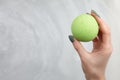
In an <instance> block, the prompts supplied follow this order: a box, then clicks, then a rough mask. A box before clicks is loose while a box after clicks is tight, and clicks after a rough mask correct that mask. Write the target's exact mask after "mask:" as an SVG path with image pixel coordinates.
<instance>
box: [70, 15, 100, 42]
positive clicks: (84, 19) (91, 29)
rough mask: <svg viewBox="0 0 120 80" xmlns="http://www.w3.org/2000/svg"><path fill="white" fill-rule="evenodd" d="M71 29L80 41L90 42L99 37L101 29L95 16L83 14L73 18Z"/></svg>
mask: <svg viewBox="0 0 120 80" xmlns="http://www.w3.org/2000/svg"><path fill="white" fill-rule="evenodd" d="M71 30H72V34H73V36H74V37H75V38H76V39H77V40H78V41H82V42H88V41H91V40H93V39H94V38H95V37H97V34H98V30H99V29H98V23H97V22H96V20H95V19H94V17H93V16H91V15H89V14H82V15H80V16H78V17H77V18H75V19H74V20H73V23H72V26H71Z"/></svg>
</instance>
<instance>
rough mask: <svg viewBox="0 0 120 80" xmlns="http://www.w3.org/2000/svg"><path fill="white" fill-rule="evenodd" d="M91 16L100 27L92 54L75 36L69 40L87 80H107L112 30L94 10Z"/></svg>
mask: <svg viewBox="0 0 120 80" xmlns="http://www.w3.org/2000/svg"><path fill="white" fill-rule="evenodd" d="M90 15H92V16H93V17H94V18H95V19H96V21H97V22H98V25H99V34H98V36H97V37H96V38H95V39H94V40H93V50H92V52H87V51H86V50H85V49H84V47H83V46H82V44H81V43H80V42H79V41H77V40H76V39H75V38H74V37H73V36H71V35H70V36H69V39H70V41H71V42H72V43H73V46H74V48H75V49H76V51H77V52H78V54H79V56H80V59H81V62H82V68H83V71H84V73H85V77H86V79H87V80H105V69H106V65H107V62H108V60H109V57H110V55H111V53H112V43H111V34H110V29H109V27H108V25H107V24H106V23H105V22H104V21H103V20H102V19H101V18H100V17H99V16H98V14H97V13H96V12H95V11H93V10H92V11H91V14H90Z"/></svg>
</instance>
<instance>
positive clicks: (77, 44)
mask: <svg viewBox="0 0 120 80" xmlns="http://www.w3.org/2000/svg"><path fill="white" fill-rule="evenodd" d="M69 39H70V41H71V42H72V43H73V46H74V48H75V50H76V51H77V52H78V54H79V56H80V57H83V56H84V57H85V56H86V54H87V51H86V50H85V48H84V47H83V46H82V44H81V43H80V42H79V41H77V40H76V39H75V38H74V37H73V36H72V35H70V36H69Z"/></svg>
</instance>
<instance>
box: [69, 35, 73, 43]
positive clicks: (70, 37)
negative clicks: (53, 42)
mask: <svg viewBox="0 0 120 80" xmlns="http://www.w3.org/2000/svg"><path fill="white" fill-rule="evenodd" d="M69 40H70V41H71V42H72V43H73V42H74V37H73V36H72V35H69Z"/></svg>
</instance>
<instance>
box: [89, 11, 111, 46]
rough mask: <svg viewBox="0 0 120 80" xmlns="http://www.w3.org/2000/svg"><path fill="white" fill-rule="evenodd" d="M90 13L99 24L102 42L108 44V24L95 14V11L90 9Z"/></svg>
mask: <svg viewBox="0 0 120 80" xmlns="http://www.w3.org/2000/svg"><path fill="white" fill-rule="evenodd" d="M91 15H92V16H93V17H94V18H95V19H96V21H97V22H98V25H99V30H100V32H101V34H102V38H101V39H102V40H101V41H102V42H103V43H104V44H108V43H110V41H111V40H110V28H109V27H108V25H107V24H106V23H105V22H104V21H103V20H102V19H101V18H100V17H99V16H98V15H97V13H96V12H95V11H93V10H92V11H91Z"/></svg>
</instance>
